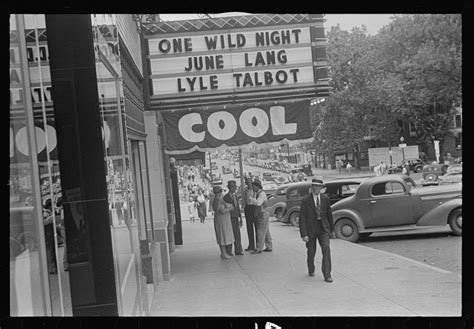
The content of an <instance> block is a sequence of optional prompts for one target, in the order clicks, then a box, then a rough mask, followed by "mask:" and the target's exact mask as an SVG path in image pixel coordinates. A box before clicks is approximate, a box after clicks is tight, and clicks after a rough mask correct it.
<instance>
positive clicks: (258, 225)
mask: <svg viewBox="0 0 474 329" xmlns="http://www.w3.org/2000/svg"><path fill="white" fill-rule="evenodd" d="M245 183H246V187H245V189H244V190H243V192H242V205H243V207H244V214H245V220H246V226H247V234H248V238H249V245H248V247H247V248H246V249H245V251H250V252H251V254H260V253H262V252H264V251H265V252H271V251H272V250H273V245H272V237H271V234H270V230H269V223H268V222H269V217H270V215H269V212H268V209H267V196H266V194H265V192H264V191H263V190H262V184H261V183H260V181H259V180H257V179H256V180H254V181H252V180H251V179H250V178H247V179H246V181H245ZM227 187H228V189H229V192H228V193H227V194H226V195H223V193H222V188H221V187H220V186H214V188H213V192H214V195H215V196H214V200H213V202H212V207H213V210H214V229H215V233H216V240H217V244H218V245H219V248H220V251H221V255H220V256H221V258H223V259H229V258H231V257H232V256H233V255H234V254H233V253H232V246H234V251H235V254H236V255H243V254H244V250H243V247H242V241H241V234H240V229H241V228H242V226H243V219H242V212H241V210H240V205H239V200H238V197H237V195H236V191H237V184H236V182H235V181H233V180H231V181H229V182H228V184H227Z"/></svg>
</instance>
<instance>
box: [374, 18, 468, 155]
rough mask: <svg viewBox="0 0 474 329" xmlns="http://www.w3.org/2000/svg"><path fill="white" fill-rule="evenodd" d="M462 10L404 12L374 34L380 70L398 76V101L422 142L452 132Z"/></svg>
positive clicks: (458, 84) (459, 91)
mask: <svg viewBox="0 0 474 329" xmlns="http://www.w3.org/2000/svg"><path fill="white" fill-rule="evenodd" d="M461 28H462V26H461V16H460V15H444V14H443V15H400V16H394V17H393V19H392V22H391V23H390V24H389V25H388V26H386V27H385V28H383V29H382V30H381V31H380V32H379V34H378V35H377V37H376V39H375V43H376V44H377V47H378V48H379V49H380V51H379V53H378V60H377V61H375V62H374V63H378V65H379V66H378V67H377V70H380V71H382V72H387V74H391V75H394V76H397V77H398V79H399V80H400V81H401V82H402V83H401V85H400V92H399V93H398V95H399V96H400V101H401V102H400V106H399V107H398V108H396V109H395V112H396V113H397V114H399V115H401V116H403V117H405V118H407V119H408V120H409V121H410V122H411V123H412V126H413V128H414V130H415V131H416V133H417V136H418V141H419V142H420V143H433V142H434V140H439V141H440V147H441V149H440V154H441V161H442V156H443V153H444V152H443V150H442V146H443V141H444V139H445V138H446V136H448V135H450V134H451V132H450V128H451V125H452V118H453V114H454V113H455V110H454V108H453V102H455V101H456V100H460V99H461V98H462V89H461V86H462V78H461V77H462V75H461V71H462V57H461V54H462V39H461V35H462V34H461Z"/></svg>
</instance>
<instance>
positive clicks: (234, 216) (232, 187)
mask: <svg viewBox="0 0 474 329" xmlns="http://www.w3.org/2000/svg"><path fill="white" fill-rule="evenodd" d="M227 188H228V189H229V193H227V194H226V195H225V196H224V201H225V202H227V203H230V204H232V205H233V206H234V209H233V210H232V211H231V212H230V221H231V222H232V231H233V232H234V238H235V242H234V248H235V254H236V255H243V254H244V252H243V250H242V242H241V239H240V228H241V227H242V224H243V222H242V214H241V213H240V206H239V200H238V199H237V195H235V191H237V183H236V182H235V180H230V181H228V182H227ZM226 248H227V253H228V254H229V255H231V256H232V245H231V244H230V245H228V246H227V247H226Z"/></svg>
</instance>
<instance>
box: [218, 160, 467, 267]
mask: <svg viewBox="0 0 474 329" xmlns="http://www.w3.org/2000/svg"><path fill="white" fill-rule="evenodd" d="M214 161H216V162H217V165H218V168H219V172H221V167H222V165H228V164H229V161H228V160H221V159H217V160H214ZM234 167H235V168H237V169H238V162H236V163H235V165H234V166H231V169H233V168H234ZM248 171H260V173H263V172H264V171H270V172H274V171H272V170H268V169H264V168H259V167H254V166H248V165H245V164H244V172H248ZM326 172H327V171H326ZM333 172H334V173H336V171H335V170H334V171H333ZM324 175H325V172H323V177H324ZM327 176H329V175H327ZM411 177H412V178H413V180H414V181H415V182H416V183H420V181H421V179H422V178H423V176H422V173H411ZM222 178H223V182H224V186H225V185H226V184H227V181H228V180H230V179H234V178H233V176H232V174H223V175H222ZM325 179H326V177H325ZM237 184H240V182H237ZM359 244H361V245H364V246H366V247H370V248H374V249H377V250H383V251H388V252H391V253H394V254H397V255H400V256H404V257H407V258H410V259H413V260H417V261H419V262H422V263H425V264H428V265H432V266H437V267H439V268H442V269H445V270H448V271H451V272H455V273H459V274H460V273H461V270H462V268H461V263H462V261H461V256H462V237H458V236H455V235H453V234H452V233H451V230H450V229H449V227H448V226H446V227H435V228H426V229H421V230H408V231H398V232H380V233H373V234H372V235H371V236H370V237H368V238H366V239H365V240H361V241H360V242H359Z"/></svg>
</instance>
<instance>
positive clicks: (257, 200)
mask: <svg viewBox="0 0 474 329" xmlns="http://www.w3.org/2000/svg"><path fill="white" fill-rule="evenodd" d="M252 188H253V191H254V197H250V203H251V204H253V205H255V214H254V216H255V217H254V218H255V222H256V223H257V241H256V248H255V250H254V251H252V252H251V254H260V253H262V251H265V252H271V251H272V250H273V243H272V235H271V234H270V227H269V219H270V214H269V212H268V207H267V195H266V194H265V192H264V191H263V190H262V183H260V181H259V180H258V179H255V180H254V181H253V182H252ZM264 246H265V249H263V247H264Z"/></svg>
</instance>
